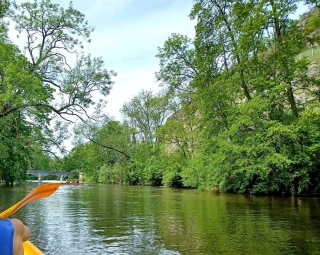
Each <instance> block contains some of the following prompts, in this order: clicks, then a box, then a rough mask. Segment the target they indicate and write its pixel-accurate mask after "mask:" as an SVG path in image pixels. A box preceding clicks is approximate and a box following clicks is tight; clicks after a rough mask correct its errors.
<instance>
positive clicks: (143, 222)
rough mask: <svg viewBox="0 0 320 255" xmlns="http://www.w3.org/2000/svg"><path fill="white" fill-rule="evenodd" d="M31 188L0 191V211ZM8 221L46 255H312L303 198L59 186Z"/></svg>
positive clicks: (316, 218)
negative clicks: (23, 228) (22, 226)
mask: <svg viewBox="0 0 320 255" xmlns="http://www.w3.org/2000/svg"><path fill="white" fill-rule="evenodd" d="M37 185H38V184H36V183H33V184H32V183H28V184H22V185H16V186H14V187H5V186H0V211H3V210H4V209H6V208H8V207H9V206H11V205H12V204H14V203H16V202H17V201H19V200H20V199H22V198H23V197H24V196H25V195H26V194H27V193H28V192H29V191H31V190H32V189H33V188H35V187H36V186H37ZM13 217H16V218H19V219H20V220H22V221H23V222H25V223H26V224H27V225H28V226H29V228H30V229H31V231H32V238H31V241H32V242H33V243H34V244H36V245H37V246H38V247H39V248H40V249H41V250H42V251H43V252H45V253H46V255H71V254H77V255H82V254H83V255H90V254H92V255H93V254H101V255H102V254H119V255H120V254H128V255H131V254H133V255H135V254H137V255H138V254H145V255H147V254H150V255H152V254H156V255H158V254H168V255H171V254H172V255H173V254H190V255H193V254H195V255H200V254H209V255H211V254H222V255H223V254H227V255H231V254H235V255H239V254H246V255H251V254H259V255H261V254H263V255H268V254H272V255H274V254H281V255H282V254H290V255H291V254H303V255H307V254H320V199H319V198H311V197H303V198H295V197H264V196H245V195H232V194H225V193H216V192H215V191H199V190H188V189H170V188H157V187H141V186H138V187H137V186H118V185H103V184H101V185H98V184H97V185H89V184H88V185H87V184H85V185H81V186H71V185H61V186H60V188H59V189H58V190H57V191H56V193H54V194H53V195H52V196H50V197H48V198H44V199H40V200H37V201H34V202H32V203H30V204H28V205H26V206H24V207H23V208H21V209H20V210H19V211H18V212H16V213H15V214H14V215H13ZM0 254H1V252H0Z"/></svg>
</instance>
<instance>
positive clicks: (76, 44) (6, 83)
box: [0, 0, 115, 153]
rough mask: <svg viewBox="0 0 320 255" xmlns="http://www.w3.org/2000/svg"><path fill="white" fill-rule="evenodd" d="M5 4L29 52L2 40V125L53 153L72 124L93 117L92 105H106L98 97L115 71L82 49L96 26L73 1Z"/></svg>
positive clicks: (31, 144) (33, 145)
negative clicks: (89, 24) (91, 23)
mask: <svg viewBox="0 0 320 255" xmlns="http://www.w3.org/2000/svg"><path fill="white" fill-rule="evenodd" d="M1 3H2V4H1V5H0V8H1V10H0V11H2V12H1V13H5V16H7V17H9V18H11V20H13V21H14V22H15V23H16V29H17V31H18V32H19V33H21V35H20V36H21V37H23V36H24V35H26V45H25V52H26V56H23V55H22V54H21V53H20V51H19V50H18V48H17V47H16V46H14V45H12V44H10V43H9V42H8V41H5V39H4V40H2V41H1V42H0V58H1V63H0V82H1V86H0V125H1V128H4V127H6V126H13V128H14V130H15V131H16V136H19V141H21V142H22V144H21V145H23V146H27V147H29V148H30V149H35V148H37V149H39V148H42V150H45V151H47V152H49V153H52V149H51V148H52V146H55V147H58V148H59V147H60V145H61V142H62V141H63V140H64V139H66V138H68V132H65V131H68V123H70V122H71V123H72V122H75V121H76V120H77V119H80V120H81V121H85V120H86V119H92V115H91V114H89V112H88V109H89V108H92V107H96V108H99V109H101V107H104V103H105V102H104V101H103V100H102V99H101V100H100V101H99V102H98V101H95V100H94V98H96V97H97V95H99V94H100V95H102V96H107V95H108V94H109V92H110V89H111V86H112V81H111V77H112V76H113V75H115V73H114V72H112V71H110V72H109V71H107V70H105V69H103V60H102V59H101V58H93V57H91V56H90V55H88V56H84V55H83V54H82V53H81V52H79V49H80V50H81V49H82V47H83V43H82V41H83V40H85V41H90V34H91V32H92V31H93V29H92V28H91V27H89V26H88V24H87V22H86V21H85V19H84V15H83V14H82V13H80V12H79V11H77V10H75V9H74V8H73V7H72V4H71V3H70V5H69V7H68V8H67V9H63V8H61V7H59V5H57V4H52V3H51V2H50V1H49V0H42V1H40V2H37V1H35V2H34V3H23V4H21V5H20V6H19V5H16V4H14V5H12V6H11V9H10V11H9V12H8V13H6V12H5V9H6V7H7V5H6V2H1ZM75 59H76V61H75V62H76V63H75V65H74V66H73V67H72V66H71V65H70V64H69V63H70V62H72V61H74V60H75ZM93 94H94V95H95V97H93ZM96 112H97V111H96ZM100 112H101V111H100ZM96 117H99V116H96ZM17 121H18V122H19V123H20V124H19V125H17V124H16V123H17ZM22 127H23V128H22ZM2 135H3V136H4V137H10V136H7V135H6V134H4V133H2Z"/></svg>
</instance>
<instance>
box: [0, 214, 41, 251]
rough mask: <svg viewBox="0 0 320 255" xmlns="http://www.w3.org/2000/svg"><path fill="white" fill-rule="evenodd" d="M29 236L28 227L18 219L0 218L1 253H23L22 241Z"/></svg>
mask: <svg viewBox="0 0 320 255" xmlns="http://www.w3.org/2000/svg"><path fill="white" fill-rule="evenodd" d="M30 236H31V232H30V230H29V228H28V227H26V226H25V225H24V224H23V223H22V222H21V221H20V220H18V219H8V218H6V219H0V253H1V255H23V244H22V242H25V241H27V240H29V238H30ZM43 255H44V254H43Z"/></svg>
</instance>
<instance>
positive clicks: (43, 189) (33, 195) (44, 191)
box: [0, 183, 60, 218]
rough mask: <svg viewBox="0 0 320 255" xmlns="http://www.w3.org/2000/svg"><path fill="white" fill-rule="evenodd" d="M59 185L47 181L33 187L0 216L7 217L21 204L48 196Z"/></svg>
mask: <svg viewBox="0 0 320 255" xmlns="http://www.w3.org/2000/svg"><path fill="white" fill-rule="evenodd" d="M59 186H60V183H48V184H43V185H41V186H39V187H37V188H35V189H34V190H32V191H31V192H30V193H29V194H28V195H27V196H25V197H24V198H23V199H22V200H21V201H19V202H18V203H16V204H15V205H13V206H11V207H10V208H8V209H7V210H5V211H4V212H2V213H0V218H7V217H9V216H10V215H12V214H14V213H15V212H16V211H17V210H19V209H20V208H21V207H22V206H24V205H26V204H29V203H30V202H32V201H34V200H37V199H40V198H44V197H48V196H50V195H51V194H53V193H54V192H55V191H56V190H57V189H58V188H59Z"/></svg>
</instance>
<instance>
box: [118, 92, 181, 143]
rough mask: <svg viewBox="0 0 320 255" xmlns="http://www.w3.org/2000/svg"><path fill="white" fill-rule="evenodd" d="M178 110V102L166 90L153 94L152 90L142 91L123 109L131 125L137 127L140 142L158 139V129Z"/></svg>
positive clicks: (137, 136)
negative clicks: (156, 133)
mask: <svg viewBox="0 0 320 255" xmlns="http://www.w3.org/2000/svg"><path fill="white" fill-rule="evenodd" d="M175 110H176V104H175V102H174V101H172V97H171V95H170V94H166V93H165V91H161V92H159V93H158V94H157V95H155V96H153V94H152V92H151V91H144V90H143V91H141V92H140V93H139V95H138V96H135V97H134V98H133V99H132V100H131V101H130V102H129V103H127V104H125V105H124V106H123V108H122V109H121V112H122V114H123V115H124V116H125V118H126V119H127V120H128V123H129V125H130V126H131V127H132V128H134V129H136V131H137V134H136V138H137V140H138V141H140V142H152V141H156V140H157V138H156V135H155V132H156V130H157V129H158V128H159V127H160V126H161V125H162V124H163V123H164V122H165V121H166V119H167V118H168V117H169V116H170V115H171V114H172V113H173V112H174V111H175Z"/></svg>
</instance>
